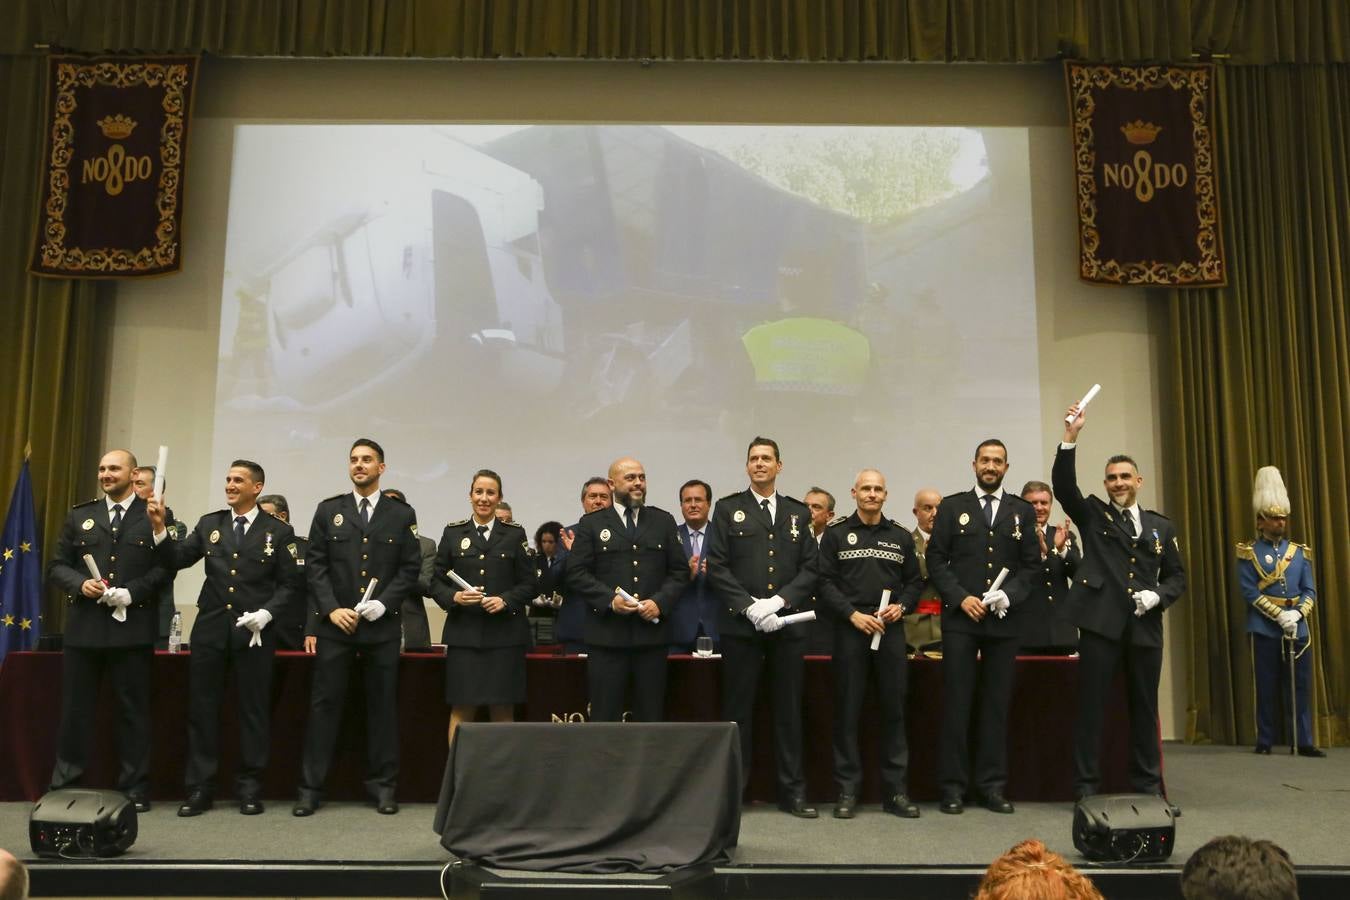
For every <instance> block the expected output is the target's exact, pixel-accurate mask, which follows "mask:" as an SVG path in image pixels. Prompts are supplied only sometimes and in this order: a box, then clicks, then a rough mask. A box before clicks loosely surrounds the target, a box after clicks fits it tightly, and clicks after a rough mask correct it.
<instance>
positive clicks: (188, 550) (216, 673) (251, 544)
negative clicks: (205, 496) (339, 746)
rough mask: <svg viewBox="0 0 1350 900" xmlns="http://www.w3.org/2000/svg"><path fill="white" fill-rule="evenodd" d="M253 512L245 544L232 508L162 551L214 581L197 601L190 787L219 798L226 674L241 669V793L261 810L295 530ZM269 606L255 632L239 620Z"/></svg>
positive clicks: (171, 563) (171, 561)
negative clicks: (201, 568) (201, 564)
mask: <svg viewBox="0 0 1350 900" xmlns="http://www.w3.org/2000/svg"><path fill="white" fill-rule="evenodd" d="M250 513H251V514H246V515H245V516H244V518H245V520H246V522H247V527H246V529H245V531H244V538H243V541H242V542H240V541H239V540H238V539H237V537H236V527H235V522H234V519H235V514H234V512H233V511H232V510H229V509H222V510H218V511H216V512H213V513H208V514H207V515H204V516H202V517H201V519H200V520H198V522H197V525H196V527H195V528H193V529H192V531H191V532H189V533H188V535H187V537H186V538H184V539H182V540H178V539H177V538H176V537H175V536H174V533H173V532H172V531H170V532H169V538H171V539H169V540H161V541H160V543H159V547H158V549H159V552H160V555H161V556H162V557H164V560H165V565H166V566H168V567H169V568H171V569H174V570H178V569H186V568H188V567H189V566H192V565H194V564H195V563H196V562H197V561H198V560H201V559H205V561H206V562H205V568H206V578H205V580H204V581H203V582H202V589H201V593H200V594H199V595H198V597H197V619H196V621H195V622H194V623H193V625H192V640H191V647H192V657H191V660H190V666H189V679H190V681H189V691H188V760H187V767H186V769H185V770H184V781H185V783H186V785H187V788H188V790H189V791H201V792H203V793H204V794H205V796H206V797H207V798H210V797H211V796H212V794H213V793H214V790H215V777H216V771H217V768H218V765H219V736H220V708H221V705H222V702H223V699H224V694H225V679H226V672H227V671H228V670H229V669H230V668H233V669H234V674H235V687H236V690H237V691H238V695H239V768H238V771H237V772H236V773H235V790H236V794H237V796H238V797H239V799H240V802H241V809H242V808H243V804H249V805H248V808H247V809H245V810H244V811H245V812H248V813H252V812H254V811H256V812H261V811H262V807H261V805H260V801H259V795H260V791H261V787H262V784H261V780H262V775H263V771H264V770H265V769H266V767H267V758H268V751H269V749H270V747H271V722H272V660H273V655H274V653H275V652H276V649H277V645H278V644H277V637H278V632H277V624H278V623H280V622H282V621H285V620H286V619H287V616H288V612H289V609H290V607H291V605H292V604H293V603H296V602H299V601H297V600H296V598H295V597H294V595H293V593H292V591H293V587H294V583H295V572H296V569H297V566H296V564H295V563H296V557H297V556H298V555H299V549H298V548H297V547H296V544H295V531H294V530H293V529H292V528H291V526H289V525H287V524H286V523H285V522H283V521H282V520H281V519H278V518H276V517H275V516H272V515H269V514H267V513H265V512H263V511H262V510H261V509H260V508H259V507H257V506H254V507H253V509H252V510H251V511H250ZM260 609H263V610H266V611H267V612H268V613H270V614H271V616H272V620H271V622H270V623H269V624H268V625H266V626H264V627H263V628H262V630H261V631H259V632H258V637H259V639H260V640H261V644H260V645H259V646H256V647H255V646H250V643H251V641H252V637H253V634H252V632H251V631H250V630H249V629H247V628H239V627H236V625H235V623H236V621H237V620H238V619H239V617H240V616H241V615H243V614H245V613H250V612H254V611H256V610H260Z"/></svg>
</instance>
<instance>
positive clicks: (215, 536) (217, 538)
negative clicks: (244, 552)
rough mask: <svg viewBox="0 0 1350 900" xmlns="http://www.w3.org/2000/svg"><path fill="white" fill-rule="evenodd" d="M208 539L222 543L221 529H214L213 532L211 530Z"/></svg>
mask: <svg viewBox="0 0 1350 900" xmlns="http://www.w3.org/2000/svg"><path fill="white" fill-rule="evenodd" d="M207 540H208V541H210V542H211V543H213V544H219V543H220V532H219V531H213V532H211V536H210V537H208V538H207Z"/></svg>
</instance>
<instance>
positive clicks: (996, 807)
mask: <svg viewBox="0 0 1350 900" xmlns="http://www.w3.org/2000/svg"><path fill="white" fill-rule="evenodd" d="M984 808H985V809H987V810H989V811H990V812H996V813H1004V814H1005V815H1006V814H1009V813H1014V812H1016V811H1017V810H1016V809H1014V808H1013V805H1012V804H1011V803H1009V802H1008V798H1007V797H1005V796H1003V794H1002V793H1001V792H999V791H990V792H989V793H987V794H985V795H984Z"/></svg>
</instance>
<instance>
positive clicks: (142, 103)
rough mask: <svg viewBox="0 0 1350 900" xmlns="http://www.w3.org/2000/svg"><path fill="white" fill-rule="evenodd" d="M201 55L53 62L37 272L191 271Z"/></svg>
mask: <svg viewBox="0 0 1350 900" xmlns="http://www.w3.org/2000/svg"><path fill="white" fill-rule="evenodd" d="M196 74H197V58H196V57H190V56H189V57H125V56H117V57H97V58H93V57H87V56H53V57H51V64H50V70H49V78H48V85H49V87H48V90H49V97H48V109H49V111H50V121H49V123H48V129H47V148H46V154H45V156H44V157H43V161H44V166H45V171H44V179H43V192H42V203H41V206H40V207H39V209H38V227H37V238H36V241H35V244H36V246H35V247H34V250H33V259H32V263H31V264H30V265H29V271H30V272H32V273H33V274H34V275H50V276H56V277H61V278H115V277H128V276H138V275H162V274H164V273H166V272H176V271H178V269H179V268H180V267H181V266H182V250H183V248H182V232H183V227H182V223H183V210H182V202H183V185H184V177H183V176H184V170H183V166H184V163H185V161H186V157H187V135H188V121H189V118H190V113H191V109H192V90H193V86H194V84H195V83H196Z"/></svg>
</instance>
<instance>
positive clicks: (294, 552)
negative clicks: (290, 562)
mask: <svg viewBox="0 0 1350 900" xmlns="http://www.w3.org/2000/svg"><path fill="white" fill-rule="evenodd" d="M286 551H287V552H288V553H290V554H291V559H294V560H299V559H300V550H299V549H298V548H297V547H296V546H295V545H294V544H287V545H286Z"/></svg>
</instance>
